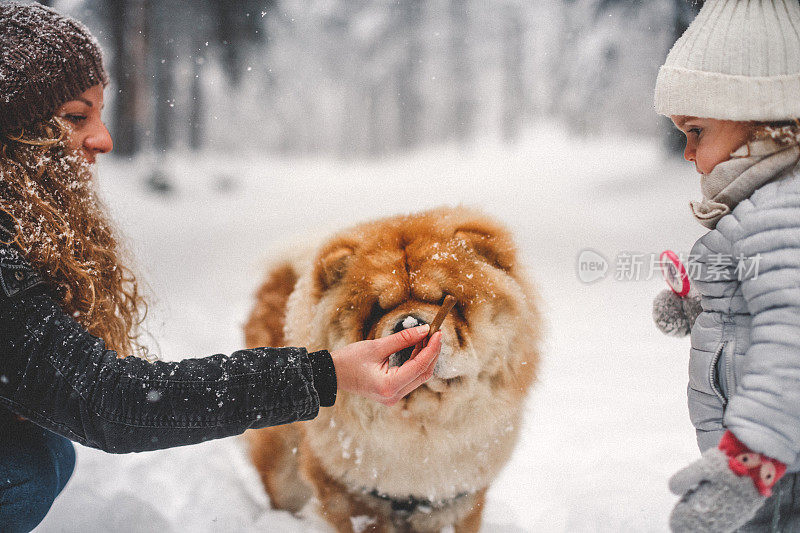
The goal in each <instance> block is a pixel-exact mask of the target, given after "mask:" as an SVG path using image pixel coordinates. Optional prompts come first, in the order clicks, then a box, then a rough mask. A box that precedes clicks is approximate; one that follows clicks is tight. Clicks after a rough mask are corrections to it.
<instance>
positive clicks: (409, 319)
mask: <svg viewBox="0 0 800 533" xmlns="http://www.w3.org/2000/svg"><path fill="white" fill-rule="evenodd" d="M425 324H427V322H426V321H424V320H422V319H421V318H419V317H418V316H416V315H406V316H404V317H402V318H401V319H400V320H398V321H397V323H396V324H395V325H394V329H393V330H392V332H393V333H398V332H400V331H403V330H404V329H408V328H415V327H417V326H424V325H425Z"/></svg>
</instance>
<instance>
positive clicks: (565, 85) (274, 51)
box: [43, 0, 699, 158]
mask: <svg viewBox="0 0 800 533" xmlns="http://www.w3.org/2000/svg"><path fill="white" fill-rule="evenodd" d="M43 3H48V4H51V5H55V7H57V8H60V9H62V10H65V11H67V12H69V13H71V14H73V15H75V16H77V17H78V18H79V19H80V20H83V21H84V22H85V23H86V24H87V25H88V26H89V27H90V29H91V30H92V31H93V32H94V33H95V34H96V35H97V36H98V38H99V40H100V41H101V44H102V45H103V48H104V49H105V50H106V52H107V63H108V64H109V66H110V67H111V68H110V70H111V73H112V76H113V86H112V89H113V90H112V91H109V92H108V97H109V104H110V107H109V110H110V113H108V114H107V118H108V120H109V122H110V125H111V128H112V132H113V133H114V134H115V135H114V137H115V141H116V146H115V153H116V154H117V155H120V156H131V155H134V154H137V153H140V152H154V153H166V152H169V151H172V150H212V151H234V152H237V151H238V152H249V151H252V150H258V151H259V152H273V153H275V152H278V153H292V154H298V153H300V154H302V153H314V154H320V153H324V154H334V155H336V156H341V157H347V158H350V157H358V156H371V157H374V156H380V155H385V154H388V153H396V152H401V151H407V150H409V149H414V148H417V147H420V146H426V145H437V144H442V143H469V142H471V141H474V140H475V139H483V138H485V137H486V136H494V137H498V138H501V139H503V140H504V141H506V142H514V141H515V140H517V139H518V138H519V136H520V133H521V132H522V131H523V130H524V129H525V128H526V127H531V126H533V127H535V125H536V124H537V122H538V121H541V120H542V119H544V118H556V119H558V120H560V121H563V123H564V124H565V125H566V126H567V127H568V128H570V129H571V130H572V131H574V132H576V133H579V134H581V135H607V134H612V133H616V134H619V133H622V134H623V135H633V136H653V135H658V134H664V135H666V134H667V132H669V128H667V127H664V122H663V120H662V119H659V118H658V117H657V116H656V115H655V114H654V113H653V112H652V106H651V100H652V99H651V93H652V87H653V83H654V80H655V76H656V73H657V70H658V66H659V65H660V64H661V62H662V61H663V58H664V56H665V55H666V52H667V51H668V49H669V47H670V45H671V43H672V42H673V41H674V40H675V38H676V36H678V35H680V33H681V32H682V31H683V29H685V27H686V25H687V24H688V22H689V21H690V20H691V18H692V17H693V16H694V13H695V12H696V10H697V9H698V8H699V4H698V3H694V4H693V3H691V2H689V1H687V0H659V1H643V0H536V1H535V2H534V1H524V0H491V1H484V0H426V1H423V0H402V1H397V0H374V1H370V0H51V1H50V2H43ZM231 124H235V125H236V126H235V127H234V128H232V127H231Z"/></svg>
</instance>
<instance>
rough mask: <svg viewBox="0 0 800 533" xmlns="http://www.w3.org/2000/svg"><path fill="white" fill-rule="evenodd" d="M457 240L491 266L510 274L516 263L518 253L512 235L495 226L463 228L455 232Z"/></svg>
mask: <svg viewBox="0 0 800 533" xmlns="http://www.w3.org/2000/svg"><path fill="white" fill-rule="evenodd" d="M455 238H456V239H457V240H460V241H462V242H463V243H464V245H466V246H468V247H470V248H472V249H473V250H475V253H477V254H478V255H479V256H481V257H482V258H484V259H485V260H486V261H487V262H488V263H489V264H491V265H493V266H495V267H497V268H499V269H501V270H504V271H506V272H509V271H510V270H511V269H513V268H514V264H515V263H516V257H517V251H516V248H515V247H514V244H513V241H512V240H511V235H509V233H508V232H507V231H506V230H504V229H503V228H501V227H499V226H495V225H493V224H474V225H466V226H461V227H459V228H458V229H457V230H456V231H455Z"/></svg>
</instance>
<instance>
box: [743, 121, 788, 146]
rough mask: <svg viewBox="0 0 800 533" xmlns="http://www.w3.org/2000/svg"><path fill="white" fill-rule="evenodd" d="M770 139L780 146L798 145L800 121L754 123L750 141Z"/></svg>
mask: <svg viewBox="0 0 800 533" xmlns="http://www.w3.org/2000/svg"><path fill="white" fill-rule="evenodd" d="M761 139H772V140H773V141H775V142H777V143H778V144H779V145H782V146H789V145H791V144H800V119H793V120H785V121H781V122H756V123H755V124H753V132H752V135H751V140H753V141H756V140H761Z"/></svg>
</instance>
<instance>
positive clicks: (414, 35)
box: [397, 0, 422, 148]
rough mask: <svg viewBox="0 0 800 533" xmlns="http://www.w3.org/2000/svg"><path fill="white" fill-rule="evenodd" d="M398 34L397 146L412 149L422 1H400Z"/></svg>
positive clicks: (417, 115) (418, 102) (416, 137)
mask: <svg viewBox="0 0 800 533" xmlns="http://www.w3.org/2000/svg"><path fill="white" fill-rule="evenodd" d="M400 6H401V11H400V24H399V28H400V29H401V31H405V34H406V36H407V40H406V43H405V57H404V58H403V62H402V64H401V65H400V68H399V69H398V71H397V99H398V105H399V108H400V109H399V111H400V117H399V118H400V128H399V139H398V140H399V145H400V146H401V147H402V148H412V147H414V146H416V145H417V144H419V141H420V131H421V115H422V98H421V96H420V94H419V80H418V73H419V64H420V60H421V57H422V50H421V46H420V42H419V25H420V22H421V19H422V0H404V1H403V2H402V3H401V4H400Z"/></svg>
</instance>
